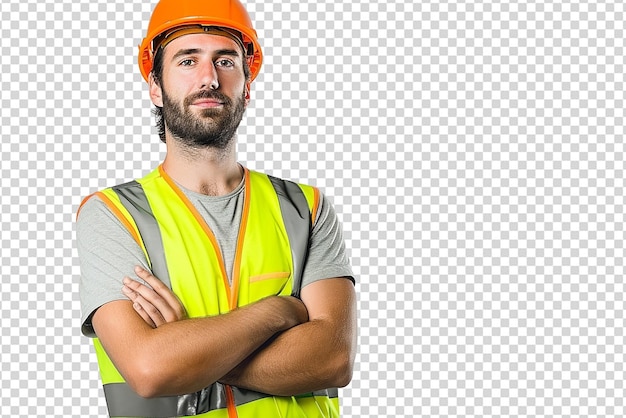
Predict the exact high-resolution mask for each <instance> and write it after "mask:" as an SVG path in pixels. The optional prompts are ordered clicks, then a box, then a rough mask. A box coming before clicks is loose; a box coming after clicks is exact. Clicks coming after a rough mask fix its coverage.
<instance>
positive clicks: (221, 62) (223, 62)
mask: <svg viewBox="0 0 626 418" xmlns="http://www.w3.org/2000/svg"><path fill="white" fill-rule="evenodd" d="M215 65H216V66H218V67H232V66H233V65H235V63H234V62H232V61H231V60H227V59H223V60H218V61H216V62H215Z"/></svg>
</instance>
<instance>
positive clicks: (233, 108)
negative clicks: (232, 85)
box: [162, 90, 245, 150]
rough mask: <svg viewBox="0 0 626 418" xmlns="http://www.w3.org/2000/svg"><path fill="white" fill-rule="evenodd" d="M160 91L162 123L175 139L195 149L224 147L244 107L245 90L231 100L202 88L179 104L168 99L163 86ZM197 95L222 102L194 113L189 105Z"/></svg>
mask: <svg viewBox="0 0 626 418" xmlns="http://www.w3.org/2000/svg"><path fill="white" fill-rule="evenodd" d="M162 92H163V120H164V121H165V127H166V129H167V131H168V132H169V133H170V134H171V135H172V136H173V137H174V138H176V140H177V141H179V142H181V143H182V144H184V145H187V146H189V147H191V148H196V149H197V148H216V149H220V150H225V149H226V148H227V147H228V145H229V144H230V142H231V141H232V140H233V138H234V137H235V132H236V131H237V127H238V126H239V123H240V122H241V119H242V117H243V113H244V111H245V92H243V93H242V95H241V96H240V97H238V98H237V99H236V100H235V103H234V104H233V100H231V99H230V98H229V97H227V96H226V95H224V94H222V93H220V92H218V91H214V90H202V91H199V92H198V93H196V94H193V95H191V96H189V97H186V98H185V100H183V103H182V105H179V104H178V103H176V102H174V101H173V100H172V99H170V97H169V96H168V95H167V94H166V93H165V90H162ZM198 99H215V100H219V101H220V102H222V103H223V105H222V106H221V107H220V108H207V109H202V110H201V111H200V112H198V114H194V113H193V112H192V111H191V110H190V108H189V107H190V105H191V104H192V103H193V102H194V101H196V100H198Z"/></svg>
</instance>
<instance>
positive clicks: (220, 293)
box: [83, 166, 339, 418]
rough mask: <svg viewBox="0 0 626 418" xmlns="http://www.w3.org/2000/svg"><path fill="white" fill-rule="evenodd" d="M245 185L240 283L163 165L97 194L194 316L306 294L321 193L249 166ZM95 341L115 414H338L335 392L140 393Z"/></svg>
mask: <svg viewBox="0 0 626 418" xmlns="http://www.w3.org/2000/svg"><path fill="white" fill-rule="evenodd" d="M244 183H245V195H244V205H243V213H242V218H241V226H240V229H239V236H238V240H237V249H236V253H235V261H234V267H233V274H232V275H233V277H232V284H230V283H229V281H228V278H227V275H226V269H225V266H224V262H223V257H222V255H221V252H220V248H219V245H218V244H217V241H216V239H215V236H214V235H213V233H212V231H211V229H210V228H209V226H208V225H207V224H206V222H205V221H204V220H203V219H202V216H201V215H200V214H199V213H198V211H197V210H196V209H195V208H194V206H193V204H192V203H191V202H190V201H189V199H187V197H186V196H185V195H184V193H183V192H182V191H181V190H180V189H179V188H178V187H177V186H176V184H175V183H174V182H173V181H172V179H171V178H170V177H169V176H168V175H167V174H166V173H165V171H164V170H163V168H162V167H161V166H159V167H158V168H157V169H156V170H154V171H153V172H152V173H150V174H148V175H147V176H146V177H144V178H142V179H139V180H137V181H134V182H130V183H126V184H123V185H121V186H116V187H113V188H109V189H105V190H103V191H101V192H97V193H95V195H97V196H98V197H99V198H100V199H102V200H103V201H104V203H105V204H106V205H107V206H108V207H109V209H110V210H111V211H112V212H113V213H114V214H115V215H116V216H117V218H118V219H119V220H120V221H121V222H122V223H123V224H124V225H125V227H126V228H127V229H128V230H129V232H130V233H131V234H132V236H133V237H134V238H135V240H136V241H137V243H138V244H139V245H140V246H141V248H142V249H143V251H144V253H145V255H146V257H147V259H148V262H149V263H150V267H151V269H152V271H153V273H154V274H155V276H157V277H159V278H160V279H161V280H162V281H163V282H164V283H166V284H167V285H168V286H169V287H170V288H171V289H172V291H173V292H174V293H175V294H176V295H177V296H178V298H179V299H180V300H181V302H182V304H183V305H184V306H185V309H186V310H187V313H188V315H189V317H190V318H193V317H205V316H214V315H219V314H224V313H227V312H229V311H230V310H232V309H234V308H236V307H240V306H245V305H247V304H249V303H252V302H255V301H258V300H260V299H262V298H264V297H267V296H272V295H289V294H293V295H298V294H299V289H300V284H301V282H300V280H301V275H302V269H303V265H304V259H305V258H306V249H307V247H308V246H307V244H306V243H307V241H308V234H309V232H310V227H311V223H312V219H314V217H315V212H316V211H317V203H318V200H319V194H318V191H317V189H315V188H314V187H311V186H305V185H301V184H296V183H292V182H288V181H283V180H279V179H276V178H274V177H270V176H267V175H265V174H261V173H257V172H254V171H250V170H247V169H246V170H245V182H244ZM87 199H89V197H88V198H87ZM87 199H85V201H86V200H87ZM83 203H84V202H83ZM303 220H304V221H306V222H305V223H303ZM302 225H307V226H308V227H307V228H302ZM303 230H304V233H305V235H304V236H302V234H303ZM199 255H201V256H199ZM94 346H95V349H96V355H97V358H98V365H99V368H100V374H101V377H102V382H103V385H104V392H105V396H106V400H107V406H108V409H109V414H110V416H112V417H130V416H135V417H137V416H139V417H148V416H149V417H172V416H192V415H193V416H201V417H212V418H218V417H223V418H235V417H239V418H247V417H250V418H252V417H263V418H265V417H267V418H271V417H285V418H287V417H302V418H305V417H306V418H309V417H338V416H339V400H338V396H337V389H336V388H330V389H327V390H323V391H318V392H314V393H308V394H302V395H298V396H290V397H281V396H272V395H268V394H263V393H259V392H254V391H250V390H245V389H239V388H236V387H232V386H228V385H222V384H221V383H218V382H216V383H214V384H213V385H211V386H209V387H207V388H205V389H203V390H202V391H200V392H196V393H192V394H187V395H181V396H169V397H158V398H150V399H146V398H142V397H140V396H139V395H137V394H136V393H135V392H134V391H133V390H132V389H131V388H130V386H128V384H126V382H125V381H124V378H123V377H122V376H121V375H120V373H119V372H118V371H117V369H116V368H115V366H114V365H113V363H112V362H111V360H110V359H109V357H108V356H107V354H106V352H105V351H104V349H103V348H102V345H101V344H100V342H99V340H98V339H97V338H96V339H94Z"/></svg>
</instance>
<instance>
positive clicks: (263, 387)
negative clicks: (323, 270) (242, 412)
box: [220, 279, 356, 396]
mask: <svg viewBox="0 0 626 418" xmlns="http://www.w3.org/2000/svg"><path fill="white" fill-rule="evenodd" d="M302 300H303V301H304V303H305V305H306V306H307V309H308V310H309V316H310V317H311V319H310V321H309V322H305V323H303V324H300V325H298V326H296V327H293V328H291V329H289V330H287V331H285V332H283V333H281V334H280V335H278V336H277V337H276V338H275V339H273V340H272V341H271V342H269V343H268V344H266V345H264V346H263V347H262V348H260V349H259V350H257V351H256V352H255V353H254V354H252V355H251V356H249V357H248V358H246V360H244V361H243V362H242V363H241V364H240V365H238V366H237V367H236V368H235V369H233V370H232V371H231V372H229V373H228V374H227V375H226V376H224V377H223V378H221V379H220V381H221V382H222V383H227V384H231V385H234V386H237V387H242V388H247V389H252V390H256V391H259V392H264V393H268V394H272V395H281V396H290V395H297V394H301V393H308V392H312V391H315V390H320V389H326V388H329V387H341V386H345V385H347V384H348V383H349V381H350V379H351V376H352V366H353V363H354V357H355V353H356V295H355V293H354V286H353V285H352V283H351V282H350V281H349V280H346V279H328V280H324V281H321V282H318V283H313V284H311V285H309V286H307V287H306V288H305V289H304V290H303V292H302Z"/></svg>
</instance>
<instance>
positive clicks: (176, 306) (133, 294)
mask: <svg viewBox="0 0 626 418" xmlns="http://www.w3.org/2000/svg"><path fill="white" fill-rule="evenodd" d="M135 274H137V276H138V277H139V278H141V279H143V280H144V281H145V282H146V283H148V284H149V285H150V286H151V287H152V288H150V287H148V286H146V285H144V284H141V283H139V282H138V281H136V280H133V279H131V278H130V277H124V287H123V288H122V291H123V292H124V294H125V295H126V296H128V298H129V299H130V300H131V301H133V308H134V309H135V311H136V312H137V313H138V314H139V315H140V316H141V317H142V318H143V320H144V321H146V323H148V325H150V326H151V327H152V328H156V327H159V326H161V325H163V324H166V323H168V322H175V321H180V320H181V319H186V318H187V311H186V310H185V307H184V306H183V305H182V303H181V302H180V300H179V299H178V297H176V295H175V294H174V293H173V292H172V291H171V290H170V289H169V288H168V287H167V286H165V284H163V282H162V281H160V280H159V279H158V278H156V277H155V276H153V275H152V274H150V272H149V271H147V270H145V269H143V268H142V267H140V266H136V267H135Z"/></svg>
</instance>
